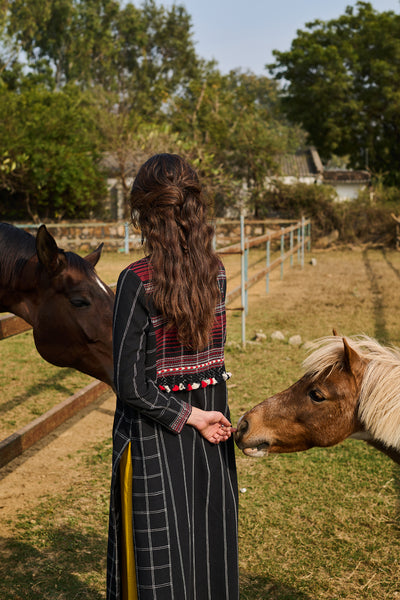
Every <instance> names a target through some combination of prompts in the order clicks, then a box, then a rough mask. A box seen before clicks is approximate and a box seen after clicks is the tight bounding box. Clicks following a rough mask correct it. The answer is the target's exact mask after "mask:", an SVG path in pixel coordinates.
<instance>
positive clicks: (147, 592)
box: [107, 383, 239, 600]
mask: <svg viewBox="0 0 400 600" xmlns="http://www.w3.org/2000/svg"><path fill="white" fill-rule="evenodd" d="M178 393H179V394H180V395H181V396H180V397H181V398H182V399H184V400H185V401H186V402H188V403H190V404H191V405H192V406H197V407H199V408H203V409H207V410H220V411H221V412H222V413H224V414H225V416H227V417H228V418H229V412H228V408H227V395H226V384H225V383H219V384H217V385H211V386H207V387H205V388H199V389H197V390H193V391H190V392H189V391H181V392H178ZM127 449H128V451H129V454H130V456H129V457H128V458H129V459H130V460H131V463H132V490H131V494H132V503H131V505H132V519H131V525H130V527H132V534H133V536H132V537H133V546H134V548H133V554H134V566H132V563H130V568H131V570H132V569H133V568H134V569H135V574H133V573H131V574H130V575H131V576H133V577H131V580H132V579H133V581H135V577H134V575H136V583H135V588H136V589H135V593H136V597H137V598H138V599H139V600H172V599H175V600H225V599H226V600H236V599H237V598H238V597H239V582H238V579H239V577H238V536H237V517H238V495H237V479H236V467H235V455H234V443H233V439H232V438H230V439H229V440H228V441H226V442H221V443H220V444H218V445H215V444H211V443H209V442H207V440H205V439H204V438H203V437H202V436H201V435H200V434H199V433H198V431H197V430H196V429H194V428H193V427H191V426H189V425H185V426H184V427H183V430H182V432H181V433H180V434H176V433H172V432H170V431H169V430H167V429H165V428H164V427H162V426H161V425H159V424H157V423H156V422H154V421H151V420H150V419H148V418H146V417H143V416H142V415H140V414H139V413H138V412H137V411H135V410H134V409H132V408H131V407H128V406H126V405H125V406H122V405H121V402H120V401H119V400H118V399H117V409H116V413H115V420H114V447H113V475H112V483H111V503H110V523H109V542H108V558H107V599H108V600H125V599H126V598H128V596H127V591H126V589H124V586H125V583H124V582H125V580H126V577H125V575H124V573H123V572H124V567H123V563H124V558H125V557H124V553H125V551H124V550H122V549H123V547H124V543H126V542H124V540H123V538H124V536H123V533H122V530H123V525H122V523H123V521H124V519H123V516H124V515H123V514H122V512H123V511H122V508H121V506H122V505H121V486H120V484H121V481H120V476H121V473H120V461H121V457H123V455H124V452H125V456H124V460H125V459H126V451H127ZM124 506H126V503H125V504H124ZM128 506H129V505H128ZM125 510H126V509H125ZM128 511H129V512H130V509H128ZM125 516H126V515H125ZM125 521H126V519H125ZM128 522H129V520H128ZM133 597H135V596H133Z"/></svg>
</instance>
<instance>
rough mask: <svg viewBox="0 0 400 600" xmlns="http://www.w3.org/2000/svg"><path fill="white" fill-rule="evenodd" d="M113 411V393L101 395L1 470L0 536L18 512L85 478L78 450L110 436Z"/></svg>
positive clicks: (6, 534) (9, 526)
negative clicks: (80, 467)
mask: <svg viewBox="0 0 400 600" xmlns="http://www.w3.org/2000/svg"><path fill="white" fill-rule="evenodd" d="M114 408H115V396H114V394H111V393H108V394H104V395H103V396H101V397H100V398H99V399H97V400H96V401H94V402H93V403H92V404H91V405H90V406H88V407H87V408H85V409H83V410H81V411H80V412H79V413H78V414H77V415H75V416H74V417H71V418H70V419H68V421H66V422H65V423H64V424H63V425H60V427H58V428H57V429H56V430H55V431H54V432H52V433H50V434H49V435H48V436H46V437H45V438H44V439H43V440H41V441H40V442H38V443H37V444H35V446H33V447H32V448H29V449H28V450H27V451H26V452H24V454H22V455H21V456H19V457H17V458H15V459H14V460H13V461H11V462H10V463H9V464H7V465H5V466H4V467H3V468H1V469H0V536H1V537H7V536H8V534H9V533H10V530H11V527H12V521H14V519H15V517H16V516H17V515H18V513H19V512H22V511H26V510H28V509H29V508H31V507H33V506H35V505H36V504H37V503H38V502H39V501H40V500H41V499H42V498H43V497H45V496H48V495H53V494H55V493H57V494H58V493H61V492H62V491H63V490H66V489H68V488H70V487H71V485H73V484H74V483H76V482H77V481H79V480H80V479H81V478H82V477H83V476H86V475H84V472H83V470H80V469H79V456H80V455H79V450H80V449H82V448H84V447H85V445H88V444H89V445H91V444H95V443H96V442H101V441H103V440H106V439H107V438H109V437H110V436H111V430H112V421H113V415H114ZM9 522H11V524H9Z"/></svg>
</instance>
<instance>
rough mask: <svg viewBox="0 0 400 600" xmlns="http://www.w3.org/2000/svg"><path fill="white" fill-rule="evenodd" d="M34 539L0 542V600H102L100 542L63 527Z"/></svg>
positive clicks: (102, 543) (93, 535)
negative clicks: (43, 537)
mask: <svg viewBox="0 0 400 600" xmlns="http://www.w3.org/2000/svg"><path fill="white" fill-rule="evenodd" d="M31 526H32V527H34V526H33V525H31ZM37 535H38V537H36V535H35V532H32V538H33V539H32V541H31V540H29V541H28V540H26V539H7V540H4V539H2V540H0V553H1V556H2V558H1V561H0V598H1V599H2V600H28V599H29V600H88V599H89V598H90V600H104V598H105V557H106V543H107V540H106V539H105V538H104V537H101V536H99V535H97V534H96V533H94V532H93V533H90V534H87V533H81V532H79V531H77V530H75V529H70V528H65V527H62V528H57V527H49V528H47V529H46V532H45V533H44V535H45V539H42V536H43V531H42V533H41V534H40V532H38V533H37ZM24 537H25V535H24ZM26 537H28V536H26Z"/></svg>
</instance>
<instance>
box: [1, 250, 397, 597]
mask: <svg viewBox="0 0 400 600" xmlns="http://www.w3.org/2000/svg"><path fill="white" fill-rule="evenodd" d="M311 256H314V257H315V258H316V259H317V264H316V266H312V265H311V264H310V263H309V258H310V257H311ZM259 258H260V257H259V255H258V254H257V253H254V254H253V255H252V257H251V260H250V262H255V261H256V260H258V259H259ZM132 260H133V258H132ZM237 260H238V259H237V257H226V263H227V270H228V274H231V275H234V274H236V273H237V263H235V261H237ZM124 261H125V263H126V259H125V257H123V256H122V257H121V256H120V255H119V256H118V255H105V256H104V257H102V259H101V262H100V264H99V269H98V270H99V273H100V275H101V276H102V277H103V278H104V280H105V281H107V282H109V283H111V282H112V281H115V279H116V276H117V274H118V271H119V270H120V268H122V266H123V265H124ZM230 285H233V282H232V283H230ZM399 292H400V253H396V252H394V251H389V250H386V251H383V250H367V249H363V248H358V249H352V250H350V249H349V250H337V251H324V252H318V253H312V254H310V255H306V264H305V266H304V269H301V268H300V267H299V266H298V265H297V263H296V261H295V264H294V267H293V269H290V270H289V268H287V269H285V275H284V278H283V280H282V281H281V280H280V278H279V273H278V272H275V273H274V274H273V275H272V276H271V283H270V293H269V294H268V295H267V294H266V293H265V282H260V283H259V284H258V285H257V286H256V288H255V289H253V290H252V292H251V294H250V298H249V308H250V310H249V314H248V316H247V323H246V326H247V340H248V343H247V345H246V348H245V349H243V348H242V347H241V343H240V342H241V340H240V332H241V318H240V313H239V312H235V311H228V341H227V348H226V363H227V369H228V370H229V371H231V372H232V374H233V377H232V379H231V380H230V381H229V394H230V404H231V410H232V416H233V420H234V421H236V420H237V418H238V417H239V416H240V415H241V414H242V413H243V412H244V411H245V410H247V409H248V408H250V407H251V406H253V405H254V404H256V403H258V402H260V401H261V400H262V399H264V398H265V397H267V396H268V395H271V394H272V393H274V392H276V391H280V390H282V389H284V388H286V387H288V385H290V384H291V383H293V382H294V381H295V380H296V379H297V378H298V377H299V376H300V375H301V373H302V370H301V363H302V360H303V359H304V357H305V355H306V350H305V349H304V348H303V347H302V346H300V347H292V346H290V345H289V344H288V343H287V341H284V342H280V341H273V340H271V337H270V334H271V333H272V332H274V331H275V330H280V331H281V332H283V333H284V335H285V337H286V340H287V339H288V338H289V337H290V336H292V335H295V334H299V335H301V337H302V340H303V342H306V341H308V340H312V339H314V338H317V337H320V336H323V335H329V334H330V333H331V330H332V328H335V329H337V330H338V331H339V333H342V334H346V335H352V334H359V333H365V334H368V335H371V336H373V337H376V338H377V339H378V340H379V341H381V342H388V343H393V344H395V345H400V313H399V311H398V298H399V296H400V293H399ZM235 306H237V304H235ZM260 330H262V331H263V332H264V333H265V334H266V336H267V338H266V340H265V341H262V342H260V343H256V342H254V341H253V338H254V334H255V332H256V331H260ZM24 344H26V345H24ZM0 350H1V369H2V371H1V373H0V376H1V385H2V396H3V389H4V390H5V391H4V394H5V395H4V396H3V397H2V399H1V401H0V411H1V413H2V421H3V427H5V425H4V422H5V421H7V419H8V420H9V421H13V424H12V425H7V430H8V431H10V430H14V429H16V428H17V427H20V426H21V425H22V422H23V420H24V419H27V422H29V421H30V420H31V419H32V415H35V414H37V413H38V412H39V413H40V411H41V410H42V401H43V398H45V397H47V398H48V401H46V402H47V403H48V404H49V405H50V404H53V403H57V402H58V401H61V400H63V399H64V398H65V397H66V396H68V395H69V394H71V393H73V391H74V390H75V389H78V388H79V387H82V385H84V384H85V383H87V382H88V381H90V379H89V378H86V377H84V376H83V375H79V374H76V373H74V372H73V371H69V370H60V369H56V368H53V367H51V366H49V365H47V364H46V363H44V361H41V359H39V360H38V359H37V356H36V355H35V349H34V347H33V345H32V340H31V338H30V334H29V333H27V334H23V335H21V336H17V337H15V338H12V339H10V340H5V341H2V342H1V344H0ZM3 398H5V399H3ZM32 398H36V400H35V402H37V406H36V408H35V407H34V406H33V408H32V406H31V404H30V403H31V402H33V400H32ZM14 404H17V405H18V411H17V413H15V412H13V408H14V407H13V405H14ZM35 411H36V412H35ZM26 413H29V415H28V416H27V414H26ZM3 437H4V436H3ZM110 449H111V442H110V439H109V438H106V439H103V440H100V441H99V442H97V443H96V444H93V445H87V444H84V441H82V447H81V449H80V450H79V453H78V454H79V455H78V461H77V464H78V465H79V466H78V467H77V468H78V470H79V475H80V476H79V479H78V480H77V482H76V483H75V484H74V485H71V486H70V487H69V488H68V489H67V490H64V491H63V492H62V493H57V489H54V492H53V493H51V494H48V495H47V496H46V497H45V498H41V499H38V501H37V503H36V504H35V505H34V507H33V508H31V509H30V510H29V511H25V512H22V513H18V514H16V515H15V518H13V519H9V520H8V522H7V523H5V524H4V525H5V527H4V535H3V541H2V544H1V548H0V551H1V555H2V560H1V561H0V598H1V599H2V600H47V599H48V600H75V599H85V600H89V599H90V600H100V599H104V598H105V591H104V590H105V584H104V577H105V554H106V542H107V518H108V515H107V511H108V489H109V473H110V462H111V458H110ZM237 465H238V474H239V487H240V489H241V490H244V489H245V490H246V491H243V492H241V493H240V494H239V496H240V524H239V538H240V539H239V544H240V571H241V598H242V599H243V600H269V599H271V600H294V599H296V600H319V599H321V600H322V599H327V600H336V599H339V598H343V599H345V600H367V599H371V600H400V504H399V500H400V469H399V467H398V466H396V465H394V464H393V463H392V462H391V461H390V460H389V459H388V458H387V457H385V456H383V455H381V454H380V453H378V452H377V451H376V450H374V449H372V448H370V447H369V446H367V445H366V444H364V443H363V442H357V441H347V442H345V443H343V444H341V445H339V446H337V447H335V448H331V449H312V450H310V451H308V452H305V453H298V454H292V455H279V456H278V455H277V456H270V457H268V458H263V459H250V458H247V457H245V456H244V455H243V454H241V453H240V452H239V451H238V452H237ZM0 473H1V471H0ZM6 482H7V477H5V478H4V479H3V483H4V485H6ZM178 600H181V599H178ZM182 600H184V599H182Z"/></svg>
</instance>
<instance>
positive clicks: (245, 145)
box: [173, 63, 297, 215]
mask: <svg viewBox="0 0 400 600" xmlns="http://www.w3.org/2000/svg"><path fill="white" fill-rule="evenodd" d="M175 101H176V107H175V113H174V116H173V122H174V124H175V126H176V127H177V129H178V130H179V131H182V132H185V135H186V137H190V136H191V137H192V138H193V139H194V140H195V141H196V142H197V143H200V144H201V145H202V146H203V147H204V148H205V149H207V152H208V154H212V155H213V160H214V169H215V171H216V174H218V176H219V177H218V180H219V183H220V185H221V188H222V189H221V191H223V194H224V195H225V198H229V199H230V201H231V202H232V201H234V202H235V204H243V203H244V202H245V203H246V204H247V205H248V206H250V207H252V208H253V209H254V212H255V214H256V215H257V212H258V209H259V206H260V203H261V202H262V198H263V194H264V191H265V180H266V178H267V177H269V176H271V174H276V173H277V172H278V169H279V167H278V164H279V160H278V159H279V155H280V154H282V153H283V152H286V151H287V150H288V148H289V147H290V140H291V137H292V138H296V135H293V136H292V132H291V131H290V130H289V128H288V127H287V126H286V124H285V122H284V119H283V117H282V115H280V114H279V111H278V108H277V104H278V98H277V86H276V83H275V82H274V81H272V80H271V79H269V78H267V77H263V76H257V75H255V74H253V73H250V72H247V73H242V72H241V71H239V70H237V71H231V72H230V73H229V74H228V75H222V74H221V73H220V72H219V71H218V69H216V67H215V64H213V63H204V64H203V66H202V72H201V73H200V75H199V76H198V77H196V78H195V79H193V81H192V82H191V85H190V86H189V90H188V92H187V94H186V95H185V96H184V97H183V98H177V99H176V100H175ZM296 139H297V138H296ZM223 173H225V178H224V177H223V176H222V174H223ZM229 188H230V189H229ZM221 196H222V194H220V197H221ZM218 204H219V208H220V209H222V208H223V207H224V206H223V204H222V203H220V202H219V203H218Z"/></svg>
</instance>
